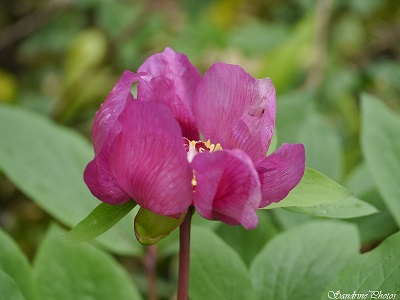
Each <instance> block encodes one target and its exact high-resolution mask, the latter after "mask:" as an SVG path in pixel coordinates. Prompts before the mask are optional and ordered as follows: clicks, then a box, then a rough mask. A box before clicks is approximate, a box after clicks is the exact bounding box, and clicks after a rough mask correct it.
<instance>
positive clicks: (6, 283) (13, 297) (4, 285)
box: [0, 270, 25, 300]
mask: <svg viewBox="0 0 400 300" xmlns="http://www.w3.org/2000/svg"><path fill="white" fill-rule="evenodd" d="M0 283H1V290H0V297H1V299H10V300H25V298H24V296H23V295H22V293H21V291H20V290H19V288H18V286H17V285H16V283H15V282H14V281H13V280H12V278H11V277H10V276H8V275H7V273H5V272H3V271H1V270H0Z"/></svg>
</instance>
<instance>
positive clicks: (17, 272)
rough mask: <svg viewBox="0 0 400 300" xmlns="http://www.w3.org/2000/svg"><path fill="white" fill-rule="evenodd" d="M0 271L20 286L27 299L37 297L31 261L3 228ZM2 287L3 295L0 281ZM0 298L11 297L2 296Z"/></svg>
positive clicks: (0, 284) (0, 244)
mask: <svg viewBox="0 0 400 300" xmlns="http://www.w3.org/2000/svg"><path fill="white" fill-rule="evenodd" d="M0 271H2V272H3V273H4V274H6V275H7V276H9V277H10V279H11V280H12V281H13V282H14V284H15V286H16V287H17V288H18V291H20V292H21V293H22V295H24V296H25V299H27V300H30V299H35V298H36V297H35V296H36V291H35V286H34V282H33V278H32V271H31V268H30V265H29V262H28V260H27V258H26V257H25V255H24V254H23V253H22V251H21V250H20V249H19V247H18V246H17V244H16V243H15V242H14V241H13V240H12V239H11V237H9V236H8V235H7V234H6V233H5V232H3V231H2V230H0ZM5 280H7V279H5ZM7 281H8V280H7ZM0 282H2V279H0ZM0 287H1V288H0V295H1V290H3V283H0ZM10 288H11V285H10ZM10 291H11V290H10ZM0 299H11V298H8V297H0Z"/></svg>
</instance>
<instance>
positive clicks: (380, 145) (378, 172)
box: [361, 95, 400, 226]
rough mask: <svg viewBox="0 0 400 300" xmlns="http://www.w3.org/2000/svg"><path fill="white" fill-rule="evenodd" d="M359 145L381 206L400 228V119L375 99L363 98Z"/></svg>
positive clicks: (365, 96)
mask: <svg viewBox="0 0 400 300" xmlns="http://www.w3.org/2000/svg"><path fill="white" fill-rule="evenodd" d="M362 125H363V127H362V135H361V145H362V150H363V152H364V155H365V159H366V163H367V166H368V168H369V170H370V172H371V175H372V178H373V179H374V182H375V183H376V186H377V188H378V190H379V191H380V193H381V194H382V196H383V200H384V201H385V204H386V205H387V207H388V208H389V209H390V212H391V214H392V216H393V218H394V219H395V221H396V223H397V225H398V226H400V202H399V199H400V186H399V182H400V172H399V170H400V139H399V132H400V117H399V116H398V115H396V114H394V113H392V112H391V111H390V110H389V109H387V108H386V107H385V106H384V105H383V104H382V103H380V102H379V100H378V99H376V98H374V97H373V96H369V95H364V96H363V101H362Z"/></svg>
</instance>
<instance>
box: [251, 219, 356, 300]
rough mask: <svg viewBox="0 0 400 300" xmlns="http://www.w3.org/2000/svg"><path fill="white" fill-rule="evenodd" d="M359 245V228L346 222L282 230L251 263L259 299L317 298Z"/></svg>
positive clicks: (306, 225)
mask: <svg viewBox="0 0 400 300" xmlns="http://www.w3.org/2000/svg"><path fill="white" fill-rule="evenodd" d="M358 248H359V241H358V234H357V230H356V228H355V227H354V226H352V225H348V224H345V223H339V222H332V221H318V222H310V223H307V224H305V225H302V226H299V227H298V228H295V229H292V230H289V231H287V232H285V233H282V234H280V235H278V236H276V237H275V238H274V239H273V240H272V241H271V242H270V243H268V244H267V245H266V246H265V247H264V249H262V250H261V251H260V253H259V254H258V255H257V257H256V258H255V259H254V261H253V262H252V264H251V267H250V270H251V275H252V280H253V286H254V288H255V293H256V297H255V299H268V300H273V299H280V300H285V299H288V300H289V299H290V300H292V299H294V300H295V299H315V298H316V297H317V296H318V295H321V294H322V292H323V291H324V289H325V287H326V285H327V284H328V283H329V282H330V281H331V280H332V279H333V278H334V277H335V276H336V275H337V273H338V272H339V271H341V269H342V268H343V267H344V266H345V265H346V264H347V262H348V261H349V260H350V259H351V258H353V257H354V256H356V255H357V253H358Z"/></svg>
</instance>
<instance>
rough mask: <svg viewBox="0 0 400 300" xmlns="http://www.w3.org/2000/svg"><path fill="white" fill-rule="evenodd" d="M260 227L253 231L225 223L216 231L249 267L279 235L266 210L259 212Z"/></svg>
mask: <svg viewBox="0 0 400 300" xmlns="http://www.w3.org/2000/svg"><path fill="white" fill-rule="evenodd" d="M257 215H258V225H257V227H256V228H254V229H252V230H246V229H245V228H244V227H243V226H230V225H227V224H224V223H220V225H219V226H218V227H217V229H216V230H215V231H216V233H217V234H218V235H219V236H220V237H221V238H222V239H223V240H224V241H225V242H226V243H227V244H228V245H229V246H231V247H232V248H233V249H234V250H235V251H236V252H237V253H238V254H239V256H240V257H241V258H242V259H243V260H244V262H245V263H246V264H247V265H250V263H251V261H252V260H253V258H254V257H255V256H256V255H257V254H258V252H259V251H260V250H261V249H262V248H263V247H264V245H265V243H266V242H267V241H269V240H270V239H271V238H272V237H273V236H275V235H276V234H277V233H278V229H277V228H276V227H275V226H274V224H273V222H272V220H271V216H270V215H269V214H268V213H267V211H265V210H261V209H260V210H258V212H257Z"/></svg>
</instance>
